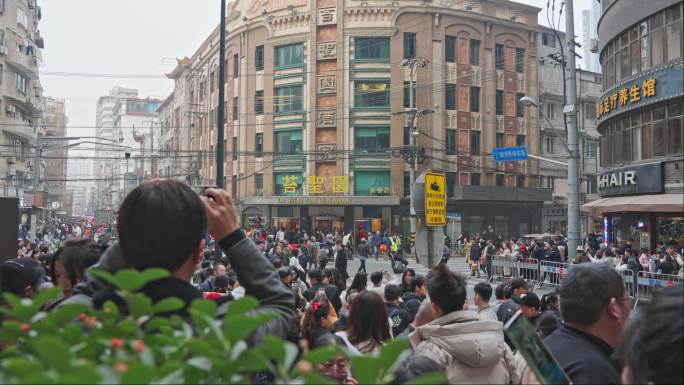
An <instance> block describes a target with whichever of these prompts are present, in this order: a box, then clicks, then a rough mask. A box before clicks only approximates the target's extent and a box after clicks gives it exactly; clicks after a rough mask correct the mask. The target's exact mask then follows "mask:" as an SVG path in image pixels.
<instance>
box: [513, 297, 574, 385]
mask: <svg viewBox="0 0 684 385" xmlns="http://www.w3.org/2000/svg"><path fill="white" fill-rule="evenodd" d="M504 332H505V333H506V336H508V338H509V339H510V340H511V342H513V345H515V347H516V348H517V349H518V351H519V352H520V354H521V355H522V356H523V358H524V359H525V361H526V362H527V364H528V365H529V366H530V369H532V371H533V372H534V374H536V375H537V378H538V379H539V381H541V383H542V384H562V385H565V384H570V379H569V378H568V375H567V374H566V373H565V372H564V371H563V368H561V366H560V364H559V363H558V361H556V359H555V358H554V357H553V355H552V354H551V352H549V349H548V348H547V347H546V345H544V342H542V340H541V338H540V337H539V334H537V329H536V328H535V327H534V325H532V323H531V322H530V321H529V320H528V319H527V318H525V316H524V315H523V314H522V312H520V310H518V312H517V313H515V315H513V318H511V319H510V320H509V321H508V323H506V325H505V326H504Z"/></svg>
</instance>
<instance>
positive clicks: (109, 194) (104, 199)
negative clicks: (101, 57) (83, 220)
mask: <svg viewBox="0 0 684 385" xmlns="http://www.w3.org/2000/svg"><path fill="white" fill-rule="evenodd" d="M136 97H138V90H135V89H131V88H123V87H114V88H112V90H111V91H109V95H105V96H101V97H100V98H99V99H98V100H97V111H96V115H95V119H96V121H95V136H96V137H98V138H104V139H106V141H105V142H103V143H102V144H101V145H96V146H95V158H96V159H97V160H96V161H95V163H94V167H95V170H94V174H95V177H96V179H97V184H96V185H97V189H96V190H97V193H96V200H97V202H98V208H100V209H106V208H109V209H111V208H112V207H113V199H114V200H117V199H118V191H119V190H118V188H117V187H118V181H117V179H118V178H119V175H120V174H119V166H120V161H119V158H121V156H122V149H121V148H117V147H114V146H112V145H111V144H112V143H111V142H114V143H116V144H119V145H120V144H121V142H123V134H122V133H120V132H119V131H118V130H115V129H114V105H115V104H116V102H117V100H119V99H126V98H136Z"/></svg>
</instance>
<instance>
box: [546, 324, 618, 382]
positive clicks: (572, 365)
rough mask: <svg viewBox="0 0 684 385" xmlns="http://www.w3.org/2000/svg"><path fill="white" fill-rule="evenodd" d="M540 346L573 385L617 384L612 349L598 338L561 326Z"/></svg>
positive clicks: (616, 369) (616, 371)
mask: <svg viewBox="0 0 684 385" xmlns="http://www.w3.org/2000/svg"><path fill="white" fill-rule="evenodd" d="M544 343H545V344H546V346H547V347H548V348H549V351H551V354H553V356H554V357H556V360H557V361H558V363H559V364H560V366H561V367H562V368H563V370H564V371H565V373H567V374H568V377H570V380H571V381H572V383H573V384H619V383H620V372H619V370H618V367H617V365H616V364H615V362H614V361H613V359H612V358H611V356H612V355H613V348H611V347H610V346H609V345H608V344H607V343H605V342H604V341H603V340H601V339H600V338H598V337H595V336H592V335H590V334H587V333H585V332H583V331H580V330H577V329H575V328H573V327H571V326H569V325H563V326H561V327H560V328H559V329H558V330H556V331H555V332H553V334H551V335H550V336H548V337H546V338H545V339H544Z"/></svg>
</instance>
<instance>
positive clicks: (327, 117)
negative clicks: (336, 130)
mask: <svg viewBox="0 0 684 385" xmlns="http://www.w3.org/2000/svg"><path fill="white" fill-rule="evenodd" d="M335 116H336V111H335V110H318V111H316V127H335Z"/></svg>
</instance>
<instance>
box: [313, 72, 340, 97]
mask: <svg viewBox="0 0 684 385" xmlns="http://www.w3.org/2000/svg"><path fill="white" fill-rule="evenodd" d="M317 88H318V90H317V91H318V94H319V95H323V94H334V93H335V92H337V78H336V77H335V75H319V76H318V87H317Z"/></svg>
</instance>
